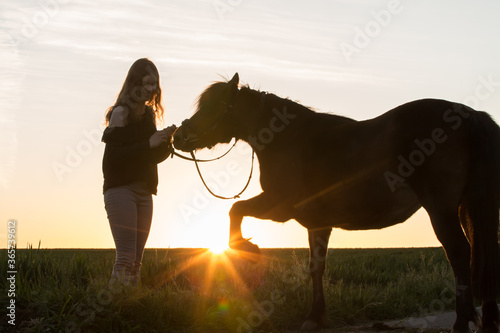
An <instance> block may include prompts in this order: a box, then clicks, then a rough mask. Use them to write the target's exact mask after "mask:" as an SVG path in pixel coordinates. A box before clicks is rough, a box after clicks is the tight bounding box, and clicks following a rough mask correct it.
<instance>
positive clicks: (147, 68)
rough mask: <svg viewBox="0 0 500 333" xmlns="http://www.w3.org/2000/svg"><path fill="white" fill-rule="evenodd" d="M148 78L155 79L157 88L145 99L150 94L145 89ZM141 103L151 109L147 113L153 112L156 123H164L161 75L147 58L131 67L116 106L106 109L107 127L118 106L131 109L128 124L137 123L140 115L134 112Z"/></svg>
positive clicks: (139, 60)
mask: <svg viewBox="0 0 500 333" xmlns="http://www.w3.org/2000/svg"><path fill="white" fill-rule="evenodd" d="M148 78H149V79H151V78H153V79H154V80H155V81H156V83H157V86H156V89H155V90H154V91H153V92H152V93H151V96H149V98H147V99H145V96H147V95H146V94H148V91H147V90H146V88H145V80H147V79H148ZM139 103H145V104H146V106H149V108H146V112H150V111H148V110H147V109H151V110H152V112H153V113H154V119H155V122H156V123H158V122H162V121H163V111H164V110H163V106H162V104H161V88H160V75H159V73H158V69H157V68H156V66H155V65H154V64H153V62H152V61H151V60H149V59H147V58H141V59H138V60H136V61H135V62H134V63H133V64H132V66H131V67H130V69H129V71H128V74H127V77H126V78H125V81H124V82H123V85H122V88H121V90H120V93H119V94H118V97H117V99H116V102H115V104H113V105H112V106H110V107H109V108H107V109H106V125H109V120H110V119H111V114H112V113H113V109H114V108H115V107H116V106H118V105H122V106H126V107H128V108H129V110H130V112H129V114H128V119H127V123H131V122H134V121H137V120H138V119H139V115H138V114H137V112H134V111H135V110H136V109H137V107H138V106H139Z"/></svg>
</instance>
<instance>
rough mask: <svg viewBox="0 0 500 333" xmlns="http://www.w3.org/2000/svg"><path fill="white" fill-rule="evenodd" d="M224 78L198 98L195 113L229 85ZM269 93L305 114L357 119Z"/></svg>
mask: <svg viewBox="0 0 500 333" xmlns="http://www.w3.org/2000/svg"><path fill="white" fill-rule="evenodd" d="M224 80H225V81H216V82H213V83H212V84H211V85H209V86H208V87H207V88H206V89H205V90H204V91H203V92H202V93H201V94H200V95H199V96H198V98H197V100H196V110H195V112H194V113H196V112H198V111H199V110H200V109H201V106H202V105H203V103H206V102H207V101H208V100H210V99H211V98H212V96H217V95H219V94H220V93H221V92H222V91H223V90H224V89H225V88H226V87H227V84H228V82H229V79H227V78H224ZM239 88H240V90H241V91H243V92H244V91H250V92H253V93H259V94H260V93H262V91H261V90H260V89H253V88H250V85H249V84H248V83H245V84H242V85H240V87H239ZM267 95H268V96H269V97H271V98H272V99H275V100H277V101H285V102H287V105H289V106H290V107H292V108H293V109H295V110H300V112H301V113H304V114H307V113H310V114H316V115H321V116H325V117H335V118H337V120H338V121H340V122H355V121H356V120H354V119H352V118H349V117H345V116H340V115H336V114H333V113H329V112H319V111H318V110H317V109H315V108H313V107H309V106H305V105H303V104H301V103H300V101H297V100H292V99H290V98H288V97H286V98H284V97H280V96H277V95H275V94H273V93H267Z"/></svg>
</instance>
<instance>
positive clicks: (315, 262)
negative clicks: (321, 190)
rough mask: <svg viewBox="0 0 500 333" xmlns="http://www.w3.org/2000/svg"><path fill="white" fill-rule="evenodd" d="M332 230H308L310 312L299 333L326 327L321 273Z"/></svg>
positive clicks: (323, 270) (323, 268)
mask: <svg viewBox="0 0 500 333" xmlns="http://www.w3.org/2000/svg"><path fill="white" fill-rule="evenodd" d="M331 232H332V228H325V229H315V230H313V229H309V230H308V234H309V271H310V274H311V278H312V285H313V301H312V305H311V310H310V311H309V313H308V314H307V316H306V320H305V321H304V323H303V324H302V326H301V328H300V329H301V331H317V330H319V329H321V328H322V327H324V326H326V325H327V319H326V317H327V316H326V304H325V295H324V293H323V273H324V272H325V267H326V254H327V251H328V239H329V238H330V234H331Z"/></svg>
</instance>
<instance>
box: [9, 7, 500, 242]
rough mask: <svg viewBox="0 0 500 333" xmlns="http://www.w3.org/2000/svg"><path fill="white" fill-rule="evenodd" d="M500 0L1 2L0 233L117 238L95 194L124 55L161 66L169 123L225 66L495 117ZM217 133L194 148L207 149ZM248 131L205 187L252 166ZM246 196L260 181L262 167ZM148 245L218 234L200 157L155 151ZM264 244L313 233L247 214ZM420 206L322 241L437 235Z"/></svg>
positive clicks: (341, 98)
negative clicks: (442, 102) (385, 224)
mask: <svg viewBox="0 0 500 333" xmlns="http://www.w3.org/2000/svg"><path fill="white" fill-rule="evenodd" d="M499 14H500V2H498V1H493V0H488V1H475V2H473V1H462V0H453V1H452V0H443V1H430V0H423V1H408V0H401V1H397V0H390V1H387V0H352V1H350V0H349V1H348V0H330V1H293V0H276V1H275V0H272V1H269V0H268V1H264V0H199V1H194V0H177V1H162V0H146V1H137V0H120V1H117V0H112V1H97V0H36V1H35V0H33V1H28V0H19V1H3V2H2V4H1V5H0V76H1V80H0V226H3V227H0V239H3V240H5V241H2V243H1V244H0V247H1V248H4V247H6V243H7V242H6V233H7V221H8V220H9V219H16V220H17V221H18V227H17V237H18V239H17V240H18V246H19V247H20V248H24V247H26V245H27V244H33V245H34V246H38V243H39V241H41V246H42V247H43V248H111V247H114V243H113V238H112V236H111V232H110V229H109V225H108V221H107V218H106V213H105V210H104V204H103V196H102V171H101V160H102V154H103V151H104V144H103V143H101V142H100V137H101V134H102V130H103V123H104V112H105V109H106V108H107V107H108V106H110V105H112V104H113V103H114V100H115V98H116V95H117V94H118V92H119V89H120V87H121V84H122V83H123V80H124V78H125V75H126V73H127V71H128V69H129V67H130V65H131V64H132V63H133V62H134V61H135V60H136V59H138V58H142V57H148V58H150V59H151V60H152V61H153V62H154V63H155V64H156V65H157V67H158V69H159V71H160V78H161V79H160V80H161V87H162V89H163V96H164V98H163V103H164V106H165V109H166V112H165V124H163V125H162V126H160V127H164V126H169V125H170V124H177V125H180V123H181V121H182V120H183V119H185V118H188V117H190V116H191V114H192V113H193V111H194V103H195V100H196V98H197V96H198V95H199V94H200V93H201V92H202V91H203V90H204V89H205V88H206V86H208V85H209V84H211V83H212V82H213V81H218V80H221V79H222V77H225V78H228V77H229V78H230V77H231V76H232V75H233V74H234V73H235V72H238V73H239V75H240V80H241V81H240V82H241V83H246V84H249V85H250V87H253V88H256V89H260V90H265V91H268V92H271V93H274V94H277V95H279V96H281V97H288V98H290V99H292V100H297V101H299V102H300V103H302V104H304V105H307V106H310V107H313V108H315V109H316V110H317V111H318V112H330V113H335V114H340V115H344V116H349V117H352V118H354V119H358V120H362V119H368V118H372V117H375V116H377V115H379V114H381V113H383V112H385V111H387V110H389V109H391V108H393V107H395V106H397V105H400V104H402V103H405V102H407V101H410V100H414V99H420V98H425V97H434V98H442V99H448V100H452V101H457V102H463V103H465V104H468V105H469V106H471V107H474V108H476V109H481V110H485V111H487V112H489V113H490V114H491V115H492V116H493V117H494V118H496V119H497V120H499V119H500V41H499V38H498V36H499V32H500V20H499V19H498V16H499ZM225 149H226V147H225V146H221V147H219V148H217V149H215V150H214V151H213V152H203V153H202V154H200V157H202V156H205V157H209V156H216V155H219V154H220V153H221V152H223V151H225ZM250 160H251V151H250V149H249V147H248V146H247V145H245V144H239V145H238V146H237V149H236V150H235V151H234V152H232V153H231V154H230V155H229V156H227V157H226V158H225V159H223V160H220V161H217V162H213V163H210V164H204V165H202V170H203V172H204V174H205V175H206V178H207V180H208V181H209V183H211V184H212V186H213V188H214V190H216V191H217V192H218V193H220V194H222V195H232V194H235V193H237V192H238V191H239V190H240V188H241V187H243V185H244V184H245V182H246V179H247V177H248V172H249V168H250ZM256 171H257V172H256V175H255V176H254V178H253V181H252V183H251V186H250V188H249V189H248V190H247V192H245V194H244V195H243V196H242V199H247V198H250V197H252V196H254V195H257V194H258V193H260V186H259V182H258V170H256ZM159 177H160V185H159V189H158V195H157V196H156V197H154V205H155V208H154V217H153V225H152V229H151V234H150V237H149V240H148V243H147V247H210V246H212V245H213V244H220V243H221V242H222V243H227V237H228V236H227V235H228V228H229V227H228V226H229V219H228V211H229V209H230V207H231V204H232V203H233V202H234V201H233V200H230V201H221V200H219V199H215V198H212V197H211V196H210V195H209V194H208V193H207V191H206V190H205V189H204V188H203V186H202V184H201V182H200V180H199V178H198V175H197V173H196V169H195V166H194V165H193V164H192V163H190V162H188V161H183V160H180V159H178V158H174V159H169V160H167V161H165V162H164V163H162V164H160V165H159ZM243 233H244V236H245V237H253V240H252V241H253V242H255V243H256V244H258V245H259V246H261V247H307V246H308V244H307V232H306V229H304V228H303V227H301V226H300V225H299V224H297V223H296V222H295V221H290V222H288V223H286V224H278V223H274V222H271V221H260V220H255V219H252V218H245V220H244V223H243ZM438 245H439V243H438V242H437V240H436V237H435V236H434V233H433V231H432V228H431V226H430V223H429V219H428V217H427V214H426V212H425V211H423V210H420V211H419V212H417V213H416V214H415V215H414V216H413V217H412V218H411V219H410V220H409V221H408V222H406V223H405V224H401V225H398V226H395V227H392V228H388V229H385V230H381V231H365V232H347V231H341V230H334V231H333V233H332V237H331V239H330V247H402V246H412V247H413V246H415V247H420V246H438Z"/></svg>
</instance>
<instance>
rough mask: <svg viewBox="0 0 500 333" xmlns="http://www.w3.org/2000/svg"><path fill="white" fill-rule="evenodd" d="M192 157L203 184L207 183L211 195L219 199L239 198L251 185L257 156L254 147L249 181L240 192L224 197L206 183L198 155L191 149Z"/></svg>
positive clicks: (206, 186)
mask: <svg viewBox="0 0 500 333" xmlns="http://www.w3.org/2000/svg"><path fill="white" fill-rule="evenodd" d="M191 157H192V159H193V161H194V165H196V170H197V171H198V175H200V179H201V182H202V183H203V185H205V188H206V189H207V190H208V192H210V194H211V195H213V196H214V197H216V198H218V199H223V200H230V199H238V198H239V197H240V195H242V194H243V192H245V191H246V189H247V187H248V185H250V180H252V174H253V161H254V158H255V150H254V149H253V148H252V164H251V167H250V175H249V176H248V181H247V183H246V185H245V187H244V188H243V189H242V190H241V191H240V193H238V194H236V195H235V196H233V197H223V196H221V195H218V194H215V193H214V192H212V190H211V189H210V187H208V185H207V183H205V179H203V175H202V174H201V171H200V167H199V166H198V160H197V159H196V156H194V152H193V151H191Z"/></svg>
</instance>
